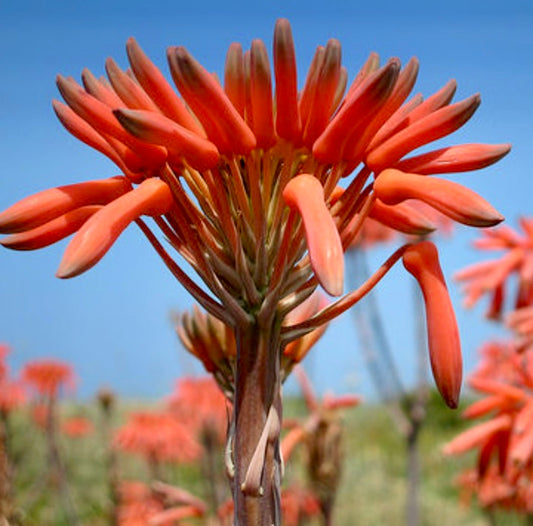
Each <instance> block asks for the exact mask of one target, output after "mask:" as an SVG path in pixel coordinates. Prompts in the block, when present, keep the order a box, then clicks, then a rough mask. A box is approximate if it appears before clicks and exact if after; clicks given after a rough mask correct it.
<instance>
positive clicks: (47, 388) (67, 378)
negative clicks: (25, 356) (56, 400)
mask: <svg viewBox="0 0 533 526" xmlns="http://www.w3.org/2000/svg"><path fill="white" fill-rule="evenodd" d="M21 378H22V380H23V381H24V382H26V383H27V384H29V386H30V387H32V388H33V389H34V390H35V391H36V392H37V393H38V394H39V395H41V396H49V397H56V396H57V395H58V394H59V390H60V388H61V387H67V388H70V389H73V388H74V371H73V370H72V367H71V366H70V365H68V364H67V363H64V362H60V361H59V360H35V361H33V362H30V363H27V364H26V365H25V366H24V367H23V369H22V372H21Z"/></svg>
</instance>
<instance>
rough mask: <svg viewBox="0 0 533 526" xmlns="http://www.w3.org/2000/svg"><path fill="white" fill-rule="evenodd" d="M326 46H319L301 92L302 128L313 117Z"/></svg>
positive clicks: (299, 107) (299, 106)
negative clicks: (312, 111)
mask: <svg viewBox="0 0 533 526" xmlns="http://www.w3.org/2000/svg"><path fill="white" fill-rule="evenodd" d="M324 54H325V48H324V46H318V47H317V48H316V50H315V54H314V55H313V60H312V61H311V65H310V66H309V71H308V72H307V76H306V77H305V84H304V87H303V88H302V91H301V92H300V97H299V100H298V110H299V112H300V118H301V121H302V129H305V126H306V123H307V121H308V119H309V118H310V117H311V115H312V114H311V109H312V102H313V98H314V96H315V91H316V87H317V82H318V75H319V73H320V69H321V68H322V64H323V63H324Z"/></svg>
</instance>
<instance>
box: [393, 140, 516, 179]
mask: <svg viewBox="0 0 533 526" xmlns="http://www.w3.org/2000/svg"><path fill="white" fill-rule="evenodd" d="M510 149H511V145H510V144H460V145H459V146H448V147H447V148H442V149H440V150H433V151H431V152H427V153H423V154H421V155H416V156H414V157H408V158H407V159H404V160H402V161H400V162H398V163H397V164H396V165H395V166H394V168H396V169H397V170H401V171H402V172H415V173H417V174H420V175H430V174H442V173H453V172H468V171H470V170H479V169H481V168H485V167H486V166H490V165H491V164H494V163H495V162H497V161H499V160H500V159H501V158H502V157H504V156H505V155H507V154H508V153H509V150H510Z"/></svg>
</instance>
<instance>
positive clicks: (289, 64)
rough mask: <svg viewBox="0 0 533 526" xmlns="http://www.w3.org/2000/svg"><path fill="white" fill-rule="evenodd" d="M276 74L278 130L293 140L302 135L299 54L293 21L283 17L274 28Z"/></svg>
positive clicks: (289, 139)
mask: <svg viewBox="0 0 533 526" xmlns="http://www.w3.org/2000/svg"><path fill="white" fill-rule="evenodd" d="M274 75H275V78H276V132H277V134H278V135H279V136H280V137H281V138H283V139H287V140H288V141H291V142H293V143H298V142H299V141H300V136H301V133H302V131H301V120H300V113H299V112H298V83H297V78H296V53H295V51H294V42H293V39H292V31H291V26H290V24H289V21H288V20H286V19H284V18H282V19H279V20H278V21H277V22H276V27H275V28H274Z"/></svg>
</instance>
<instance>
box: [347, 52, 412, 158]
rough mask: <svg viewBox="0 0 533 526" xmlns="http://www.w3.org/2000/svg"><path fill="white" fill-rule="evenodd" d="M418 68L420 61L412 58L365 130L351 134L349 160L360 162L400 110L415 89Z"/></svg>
mask: <svg viewBox="0 0 533 526" xmlns="http://www.w3.org/2000/svg"><path fill="white" fill-rule="evenodd" d="M418 68H419V63H418V60H417V59H416V58H412V59H411V60H410V61H409V62H408V63H407V65H406V66H405V68H403V69H402V70H401V71H400V73H399V75H398V78H397V80H396V83H395V85H394V88H393V90H392V92H391V93H390V95H389V97H388V98H387V100H386V102H385V104H383V105H382V106H381V108H380V109H379V111H378V112H377V113H376V114H375V115H373V116H372V120H371V121H370V122H369V123H368V124H367V125H366V126H365V128H364V130H363V131H362V132H361V131H360V130H359V129H357V130H356V131H355V133H351V134H350V136H349V137H348V139H347V142H346V146H345V147H344V149H345V156H346V158H347V159H348V160H350V161H353V160H359V159H360V157H361V155H362V154H363V152H364V151H365V150H366V148H367V147H368V145H369V143H370V141H371V140H372V139H373V137H374V135H375V134H376V132H377V131H378V130H379V129H380V128H381V127H382V126H383V124H384V123H385V122H387V120H388V119H389V118H390V117H392V115H394V113H395V112H396V110H397V109H398V108H400V106H401V105H402V104H403V102H404V101H405V99H406V98H407V96H408V95H409V93H411V90H412V89H413V86H414V84H415V82H416V78H417V75H418Z"/></svg>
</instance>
